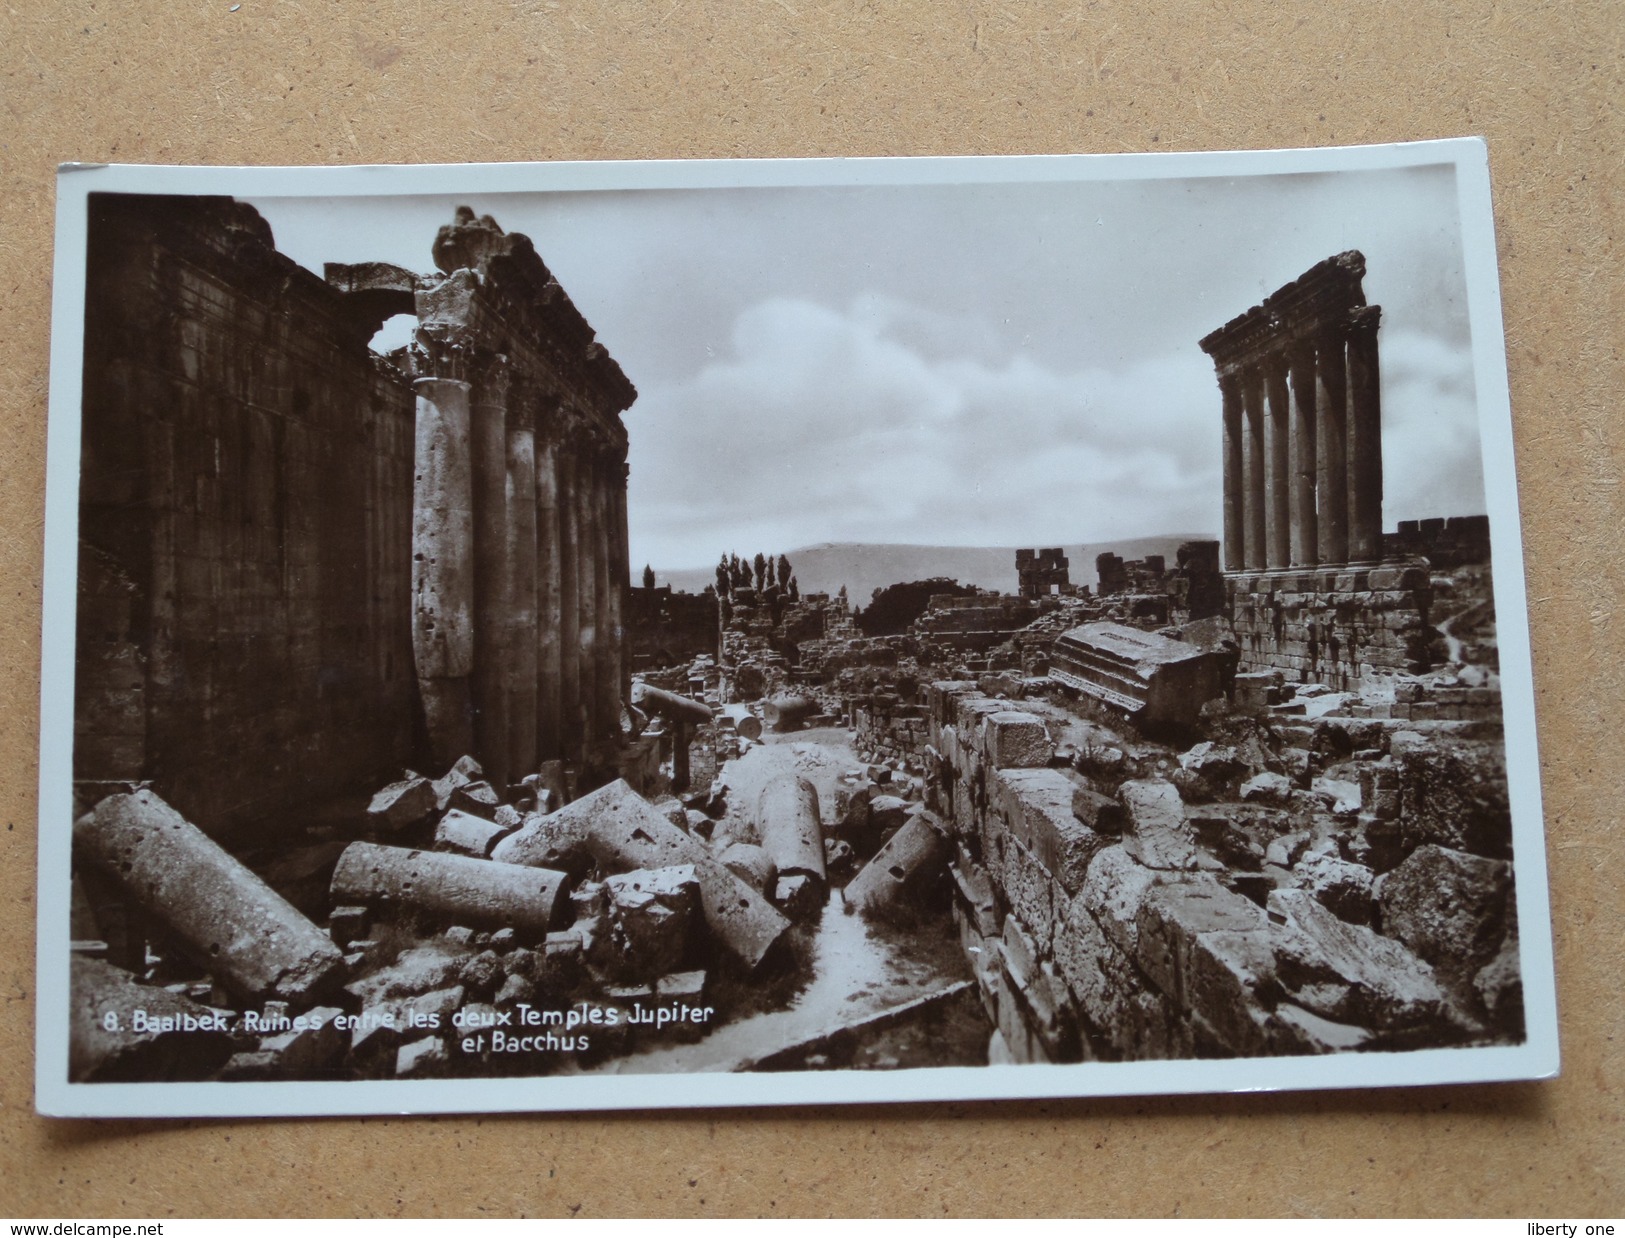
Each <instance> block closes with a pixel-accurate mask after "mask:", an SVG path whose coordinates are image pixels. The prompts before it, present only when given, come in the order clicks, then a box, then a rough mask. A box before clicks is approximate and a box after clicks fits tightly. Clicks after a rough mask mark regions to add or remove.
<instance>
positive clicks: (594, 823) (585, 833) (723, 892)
mask: <svg viewBox="0 0 1625 1238" xmlns="http://www.w3.org/2000/svg"><path fill="white" fill-rule="evenodd" d="M538 821H546V822H548V823H549V824H548V826H547V830H548V836H547V837H546V838H539V837H538V834H539V833H540V831H539V830H538V831H537V833H533V832H532V830H533V827H536V826H537V825H538ZM561 847H564V848H569V847H575V848H578V849H580V850H582V851H585V852H586V853H587V854H588V855H589V857H590V858H591V859H593V860H596V861H597V862H598V863H599V864H601V865H602V866H603V867H604V868H605V869H607V870H609V871H612V872H615V871H619V872H625V871H627V870H628V869H635V868H662V867H666V866H668V865H672V864H692V865H693V866H694V872H695V876H696V878H697V879H698V881H699V883H700V901H701V903H702V905H703V907H704V912H705V920H706V924H707V926H708V927H709V928H710V930H711V932H712V934H713V935H714V936H715V937H716V938H717V939H718V940H719V941H721V942H722V943H723V945H724V946H725V947H726V948H727V949H728V950H730V951H731V952H732V953H734V954H735V955H737V956H738V957H739V958H740V959H742V960H743V961H744V962H745V963H746V965H747V966H749V967H752V968H754V967H756V966H757V965H758V964H759V963H760V962H761V961H762V959H763V957H764V956H765V955H766V954H767V952H768V950H769V949H770V948H771V947H772V945H773V944H774V943H775V942H776V941H778V939H779V938H780V937H781V936H782V935H783V934H784V932H785V930H787V929H788V928H789V925H790V922H789V921H788V920H787V919H785V917H784V916H783V915H781V914H780V913H779V911H778V910H777V909H776V908H775V907H774V906H773V905H772V904H771V903H769V902H768V901H767V900H766V898H764V897H763V896H762V895H761V894H759V893H758V892H756V891H755V890H753V889H751V888H750V886H749V885H747V884H746V883H744V882H742V881H741V880H740V879H739V878H738V877H736V876H735V875H734V874H733V873H731V872H730V871H729V870H728V869H726V868H724V867H723V866H722V864H721V863H719V862H718V861H717V859H716V858H715V857H713V856H712V854H711V852H710V850H709V849H708V848H707V847H706V845H705V843H704V842H702V841H700V840H699V839H696V838H694V837H692V836H691V835H688V834H685V833H683V831H681V830H679V829H677V828H676V827H675V826H674V825H672V824H671V822H669V821H667V820H666V819H665V818H664V817H662V816H661V815H660V814H659V812H657V811H656V810H655V809H654V807H653V806H652V805H650V804H649V802H648V801H647V800H645V799H644V798H643V797H642V796H640V795H638V794H637V792H635V791H633V790H632V788H631V787H630V786H628V785H627V784H626V783H625V782H624V781H620V780H617V781H616V782H612V783H610V784H609V785H608V786H605V787H601V788H599V789H598V790H597V791H594V792H592V793H591V794H590V795H585V796H582V797H581V798H580V799H578V800H576V801H575V802H573V803H571V804H567V805H565V806H564V807H563V808H561V809H560V810H559V811H558V812H556V813H554V814H553V815H552V817H550V818H541V819H537V820H533V822H532V823H531V824H527V825H526V826H525V828H524V829H521V830H520V831H519V832H518V833H517V834H513V835H510V836H509V837H508V838H506V839H504V840H503V841H502V842H500V843H498V844H497V849H496V851H495V852H494V853H493V858H494V859H497V860H502V861H506V862H508V863H520V864H524V863H535V862H536V858H535V857H537V856H538V855H546V854H550V853H552V852H553V851H554V850H555V849H557V848H561Z"/></svg>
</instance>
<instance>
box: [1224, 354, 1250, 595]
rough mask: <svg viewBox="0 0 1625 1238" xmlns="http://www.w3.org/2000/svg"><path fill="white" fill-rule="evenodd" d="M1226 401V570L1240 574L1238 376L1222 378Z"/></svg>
mask: <svg viewBox="0 0 1625 1238" xmlns="http://www.w3.org/2000/svg"><path fill="white" fill-rule="evenodd" d="M1219 392H1220V395H1221V396H1222V397H1223V399H1224V570H1225V571H1227V572H1239V571H1241V570H1242V569H1243V568H1245V567H1246V566H1247V563H1246V560H1245V558H1244V555H1243V547H1244V544H1245V535H1244V532H1243V530H1244V528H1245V512H1244V507H1243V500H1242V494H1243V490H1242V476H1241V469H1242V459H1241V457H1242V449H1241V441H1242V427H1241V420H1242V417H1241V379H1240V377H1239V376H1237V375H1235V374H1224V375H1221V376H1220V378H1219Z"/></svg>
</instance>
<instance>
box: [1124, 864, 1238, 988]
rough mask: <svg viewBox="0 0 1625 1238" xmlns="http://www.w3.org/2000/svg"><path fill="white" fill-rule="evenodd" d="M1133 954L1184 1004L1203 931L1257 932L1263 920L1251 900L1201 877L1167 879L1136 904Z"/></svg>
mask: <svg viewBox="0 0 1625 1238" xmlns="http://www.w3.org/2000/svg"><path fill="white" fill-rule="evenodd" d="M1136 919H1137V921H1138V926H1137V927H1138V930H1139V932H1138V934H1137V945H1136V949H1135V954H1134V958H1135V961H1136V962H1138V963H1139V965H1140V968H1141V970H1142V971H1144V972H1145V974H1146V975H1147V976H1148V977H1149V978H1150V979H1151V981H1152V982H1153V983H1154V984H1156V985H1157V986H1158V987H1159V988H1161V990H1162V991H1163V992H1164V993H1165V994H1167V995H1168V996H1169V997H1171V998H1172V999H1173V1000H1174V1002H1175V1004H1176V1005H1178V1006H1181V1007H1187V1008H1188V1007H1189V1006H1190V1004H1191V995H1190V982H1189V981H1190V974H1191V970H1192V957H1193V954H1194V952H1195V949H1196V942H1197V939H1198V938H1199V937H1200V936H1201V935H1202V934H1204V933H1213V932H1231V933H1250V932H1262V931H1263V930H1264V928H1265V926H1266V925H1267V924H1268V921H1267V919H1266V918H1265V916H1264V911H1263V909H1262V908H1261V907H1259V906H1258V904H1257V903H1254V902H1251V901H1250V900H1248V899H1245V898H1243V897H1241V895H1239V894H1235V893H1232V892H1231V891H1230V890H1227V889H1225V888H1224V886H1222V885H1220V884H1219V883H1218V882H1217V881H1216V880H1214V879H1213V878H1211V877H1207V876H1197V877H1192V878H1189V879H1187V880H1181V881H1173V882H1168V883H1166V884H1163V885H1159V886H1157V887H1155V888H1154V889H1152V890H1150V891H1149V892H1148V893H1147V894H1146V897H1145V899H1144V901H1143V902H1142V903H1141V904H1140V910H1139V913H1138V915H1137V917H1136Z"/></svg>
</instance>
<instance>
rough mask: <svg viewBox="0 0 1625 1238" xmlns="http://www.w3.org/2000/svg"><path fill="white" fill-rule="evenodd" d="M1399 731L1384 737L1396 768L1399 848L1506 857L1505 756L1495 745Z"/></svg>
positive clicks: (1509, 834)
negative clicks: (1430, 846)
mask: <svg viewBox="0 0 1625 1238" xmlns="http://www.w3.org/2000/svg"><path fill="white" fill-rule="evenodd" d="M1406 734H1407V733H1405V732H1400V733H1396V734H1395V735H1393V736H1392V737H1391V738H1390V741H1389V746H1390V753H1391V755H1392V756H1393V758H1394V761H1395V763H1396V764H1397V765H1398V766H1399V775H1398V780H1399V792H1400V804H1401V811H1400V821H1401V825H1402V830H1403V847H1404V850H1405V851H1407V852H1409V851H1412V850H1414V849H1416V848H1417V847H1420V846H1425V845H1426V844H1428V843H1433V844H1436V845H1437V846H1440V847H1447V848H1450V849H1451V850H1454V851H1468V852H1471V853H1472V854H1474V855H1482V856H1488V857H1489V858H1491V859H1497V860H1505V859H1510V858H1511V856H1512V815H1511V809H1510V807H1509V805H1508V801H1507V780H1506V752H1505V747H1504V745H1503V744H1502V743H1501V742H1500V741H1499V740H1496V741H1493V742H1492V741H1467V740H1456V739H1448V738H1445V737H1442V736H1438V735H1430V736H1427V737H1423V736H1421V735H1418V734H1416V733H1414V732H1412V733H1409V737H1408V738H1407V737H1406Z"/></svg>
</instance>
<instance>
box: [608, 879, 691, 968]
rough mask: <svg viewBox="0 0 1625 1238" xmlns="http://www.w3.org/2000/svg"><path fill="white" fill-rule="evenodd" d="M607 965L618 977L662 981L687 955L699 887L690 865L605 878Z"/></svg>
mask: <svg viewBox="0 0 1625 1238" xmlns="http://www.w3.org/2000/svg"><path fill="white" fill-rule="evenodd" d="M604 889H605V892H606V893H607V894H608V896H609V920H610V933H609V943H610V945H611V948H612V949H613V952H614V957H613V959H610V960H608V961H609V962H610V963H611V964H612V968H613V970H614V971H615V972H616V973H617V974H620V975H635V976H658V975H663V974H665V973H666V972H669V971H672V970H674V969H675V968H676V967H678V966H679V965H680V964H681V963H682V961H683V956H684V955H685V954H686V953H687V951H688V943H689V935H690V933H691V931H692V929H693V925H694V921H695V919H696V917H697V913H698V909H699V902H700V883H699V878H698V877H697V876H696V875H695V872H694V866H693V865H692V864H679V865H672V866H669V867H666V868H657V869H639V870H636V871H634V872H630V873H622V874H620V875H619V876H616V877H610V878H607V879H606V880H605V882H604Z"/></svg>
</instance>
